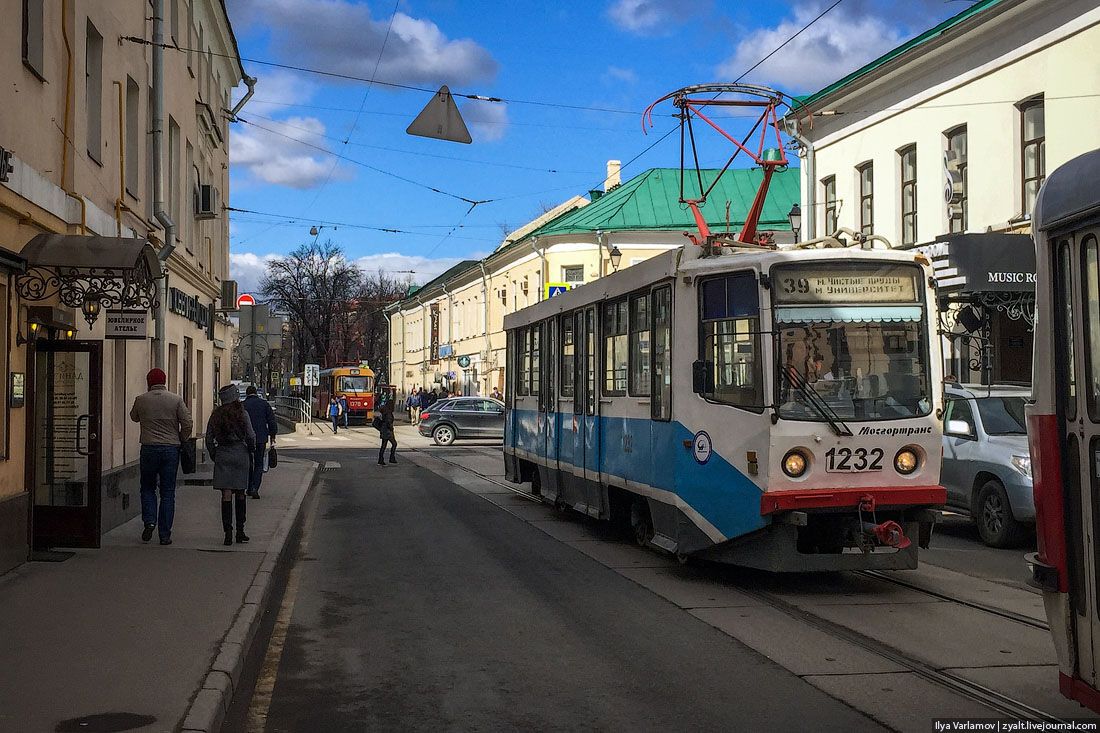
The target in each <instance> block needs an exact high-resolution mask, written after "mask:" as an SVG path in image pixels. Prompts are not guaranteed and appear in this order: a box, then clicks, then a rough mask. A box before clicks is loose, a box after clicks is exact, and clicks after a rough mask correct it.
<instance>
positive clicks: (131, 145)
mask: <svg viewBox="0 0 1100 733" xmlns="http://www.w3.org/2000/svg"><path fill="white" fill-rule="evenodd" d="M140 119H141V92H140V87H138V84H137V82H136V81H134V80H133V79H131V78H130V77H128V76H127V77H126V192H127V193H129V194H130V195H131V196H133V197H134V198H137V192H138V186H139V185H140V183H141V181H140V175H141V160H140V158H139V152H138V151H139V149H140V147H141V139H142V138H143V137H145V136H144V134H143V131H142V129H141V122H140V121H139V120H140Z"/></svg>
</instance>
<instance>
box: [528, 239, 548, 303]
mask: <svg viewBox="0 0 1100 733" xmlns="http://www.w3.org/2000/svg"><path fill="white" fill-rule="evenodd" d="M538 243H539V238H538V237H531V251H532V252H534V253H535V254H537V255H538V256H539V257H540V258H541V259H542V264H541V265H540V266H539V291H538V294H537V296H536V298H535V302H536V303H537V302H539V301H540V300H542V291H543V289H544V288H543V286H544V285H545V284H546V270H547V264H546V249H545V248H543V249H542V250H540V249H539V248H538Z"/></svg>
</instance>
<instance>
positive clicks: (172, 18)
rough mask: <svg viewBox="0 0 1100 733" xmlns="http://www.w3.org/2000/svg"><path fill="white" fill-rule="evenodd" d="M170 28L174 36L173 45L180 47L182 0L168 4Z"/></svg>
mask: <svg viewBox="0 0 1100 733" xmlns="http://www.w3.org/2000/svg"><path fill="white" fill-rule="evenodd" d="M168 28H169V29H170V32H171V34H172V43H173V44H175V45H176V46H178V45H180V0H171V1H170V2H169V3H168Z"/></svg>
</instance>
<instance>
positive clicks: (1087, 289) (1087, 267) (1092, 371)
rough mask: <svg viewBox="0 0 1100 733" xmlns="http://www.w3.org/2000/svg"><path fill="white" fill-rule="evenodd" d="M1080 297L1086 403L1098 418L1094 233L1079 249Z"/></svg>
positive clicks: (1099, 263)
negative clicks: (1081, 290) (1081, 266)
mask: <svg viewBox="0 0 1100 733" xmlns="http://www.w3.org/2000/svg"><path fill="white" fill-rule="evenodd" d="M1081 253H1082V256H1083V257H1084V259H1083V262H1082V264H1083V266H1084V272H1082V273H1081V287H1082V288H1083V289H1084V292H1083V293H1082V294H1081V301H1082V302H1083V303H1084V305H1085V307H1084V314H1085V381H1084V390H1085V404H1086V405H1088V412H1089V419H1091V420H1092V421H1093V422H1100V245H1098V243H1097V240H1096V236H1095V235H1092V234H1090V235H1088V236H1087V237H1085V239H1084V242H1083V247H1082V250H1081Z"/></svg>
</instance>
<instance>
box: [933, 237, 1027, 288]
mask: <svg viewBox="0 0 1100 733" xmlns="http://www.w3.org/2000/svg"><path fill="white" fill-rule="evenodd" d="M943 239H944V240H945V241H946V242H947V243H948V250H947V260H948V262H950V263H951V266H952V267H954V268H955V269H956V270H957V271H958V273H959V275H960V276H961V277H964V278H966V286H965V288H964V289H965V290H967V291H969V292H972V293H989V292H994V293H997V292H999V293H1004V292H1025V293H1032V292H1035V243H1034V242H1033V241H1032V239H1031V237H1030V236H1029V235H1027V234H1004V233H1001V232H983V233H978V234H956V235H952V236H950V237H944V238H943Z"/></svg>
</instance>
